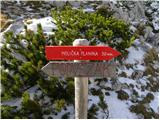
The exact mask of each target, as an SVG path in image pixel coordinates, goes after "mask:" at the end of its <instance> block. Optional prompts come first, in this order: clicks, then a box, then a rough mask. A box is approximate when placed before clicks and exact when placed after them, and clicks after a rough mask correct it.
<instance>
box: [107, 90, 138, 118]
mask: <svg viewBox="0 0 160 120" xmlns="http://www.w3.org/2000/svg"><path fill="white" fill-rule="evenodd" d="M105 100H106V103H107V104H108V109H109V119H110V118H112V119H117V118H118V119H122V118H123V119H136V118H137V116H136V114H135V113H132V112H130V110H129V106H128V105H127V104H126V103H125V102H124V101H121V100H119V99H118V98H117V94H116V93H115V92H110V96H105Z"/></svg>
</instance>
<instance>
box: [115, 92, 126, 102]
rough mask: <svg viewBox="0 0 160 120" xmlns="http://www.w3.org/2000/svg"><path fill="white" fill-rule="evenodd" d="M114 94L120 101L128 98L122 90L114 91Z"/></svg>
mask: <svg viewBox="0 0 160 120" xmlns="http://www.w3.org/2000/svg"><path fill="white" fill-rule="evenodd" d="M116 93H117V94H118V96H117V97H118V99H120V100H127V99H128V98H129V95H128V94H127V93H126V92H125V91H123V90H119V91H116Z"/></svg>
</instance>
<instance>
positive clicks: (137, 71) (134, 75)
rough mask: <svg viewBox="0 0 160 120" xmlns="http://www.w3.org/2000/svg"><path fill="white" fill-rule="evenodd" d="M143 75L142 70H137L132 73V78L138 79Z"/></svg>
mask: <svg viewBox="0 0 160 120" xmlns="http://www.w3.org/2000/svg"><path fill="white" fill-rule="evenodd" d="M142 76H143V71H141V70H135V71H134V72H133V73H132V75H131V78H132V79H135V80H138V79H139V78H141V77H142Z"/></svg>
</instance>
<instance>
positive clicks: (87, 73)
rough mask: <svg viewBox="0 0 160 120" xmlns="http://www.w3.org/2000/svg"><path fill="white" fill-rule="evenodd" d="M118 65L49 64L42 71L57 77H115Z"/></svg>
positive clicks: (97, 63) (100, 63)
mask: <svg viewBox="0 0 160 120" xmlns="http://www.w3.org/2000/svg"><path fill="white" fill-rule="evenodd" d="M115 68H116V65H115V64H114V63H107V62H66V61H65V62H64V61H63V62H59V61H56V62H53V61H52V62H49V63H48V64H47V65H45V66H44V67H43V68H42V70H43V71H44V72H45V73H46V74H48V75H49V76H56V77H61V76H63V77H115V76H116V74H115V71H116V69H115Z"/></svg>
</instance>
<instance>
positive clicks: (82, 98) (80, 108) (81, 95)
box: [73, 39, 89, 119]
mask: <svg viewBox="0 0 160 120" xmlns="http://www.w3.org/2000/svg"><path fill="white" fill-rule="evenodd" d="M86 45H89V42H88V40H86V39H76V40H75V41H74V42H73V46H86ZM74 62H83V61H82V60H74ZM74 80H75V81H74V82H75V119H87V110H88V77H75V78H74Z"/></svg>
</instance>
